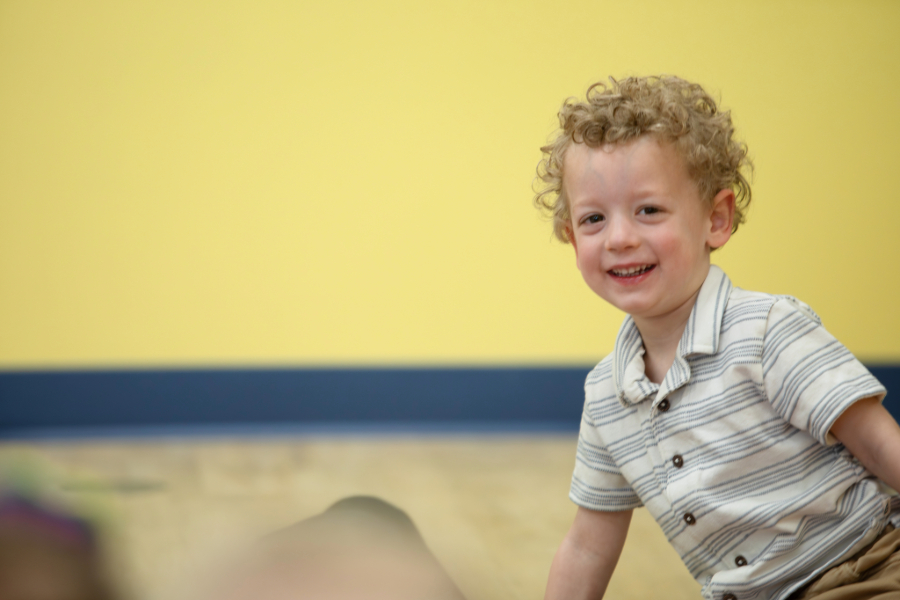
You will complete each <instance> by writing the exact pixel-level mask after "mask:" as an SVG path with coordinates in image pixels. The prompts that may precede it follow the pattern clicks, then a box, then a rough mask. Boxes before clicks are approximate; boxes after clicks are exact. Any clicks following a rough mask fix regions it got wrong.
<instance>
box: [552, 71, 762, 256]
mask: <svg viewBox="0 0 900 600" xmlns="http://www.w3.org/2000/svg"><path fill="white" fill-rule="evenodd" d="M609 81H610V83H609V85H607V84H606V83H603V82H600V83H595V84H594V85H592V86H591V87H589V88H588V91H587V94H586V99H585V101H584V102H581V101H579V100H577V99H575V98H569V99H567V100H566V101H565V102H564V103H563V105H562V108H561V109H560V111H559V130H558V131H557V135H556V139H554V140H553V141H552V142H551V143H550V144H547V145H546V146H543V147H542V148H541V152H543V153H544V157H543V159H542V160H541V162H540V163H539V164H538V168H537V179H536V180H535V196H534V204H535V206H537V207H538V208H539V209H541V210H543V211H545V212H546V213H547V214H548V215H549V216H551V217H552V219H553V232H554V233H555V234H556V237H557V238H559V239H560V240H561V241H563V242H566V243H568V242H571V239H570V235H571V233H570V227H571V223H570V220H571V215H570V213H569V205H568V202H567V200H566V194H565V189H564V188H563V168H564V163H565V157H566V150H567V149H568V148H569V146H570V145H572V144H573V143H576V144H580V143H584V144H587V145H588V146H590V147H591V148H597V147H600V146H603V145H607V144H625V143H627V142H629V141H632V140H634V139H636V138H638V137H640V136H642V135H648V134H649V135H654V136H656V137H657V138H658V139H660V140H661V141H665V142H671V143H674V144H675V147H676V149H677V150H678V151H679V153H680V154H681V155H682V156H683V157H684V159H685V163H686V164H687V168H688V174H689V175H690V177H691V178H692V179H693V180H694V181H695V182H696V184H697V187H698V189H699V191H700V197H701V198H703V199H704V200H706V201H707V202H711V201H712V199H713V198H714V197H715V195H716V194H717V193H719V191H720V190H723V189H726V188H730V189H732V190H734V194H735V210H734V220H733V222H732V225H731V230H732V233H733V232H735V231H737V229H738V226H739V225H740V224H741V223H743V222H744V221H745V219H746V213H747V208H748V207H749V204H750V198H751V192H750V182H749V181H748V179H747V176H745V174H744V173H745V172H746V173H747V175H748V176H749V175H750V174H751V173H752V172H753V163H752V162H751V161H750V158H749V157H748V156H747V145H746V144H745V143H743V142H741V141H738V140H735V139H734V125H733V124H732V122H731V112H730V111H721V110H719V109H718V107H717V106H716V102H715V100H714V99H713V98H712V96H710V95H709V94H708V93H706V91H704V90H703V88H702V87H700V85H699V84H696V83H690V82H689V81H685V80H683V79H679V78H678V77H672V76H653V77H629V78H627V79H623V80H622V81H616V80H615V79H613V78H612V77H610V78H609Z"/></svg>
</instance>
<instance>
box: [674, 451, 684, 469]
mask: <svg viewBox="0 0 900 600" xmlns="http://www.w3.org/2000/svg"><path fill="white" fill-rule="evenodd" d="M672 464H673V465H675V468H676V469H680V468H681V467H683V466H684V458H682V456H681V455H680V454H676V455H675V456H673V457H672Z"/></svg>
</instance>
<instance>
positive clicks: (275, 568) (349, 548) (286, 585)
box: [214, 496, 464, 600]
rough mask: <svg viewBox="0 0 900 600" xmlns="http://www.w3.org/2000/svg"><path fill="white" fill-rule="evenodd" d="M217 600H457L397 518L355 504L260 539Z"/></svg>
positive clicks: (382, 507) (348, 501)
mask: <svg viewBox="0 0 900 600" xmlns="http://www.w3.org/2000/svg"><path fill="white" fill-rule="evenodd" d="M214 597H215V598H216V599H217V600H300V599H304V598H310V599H312V598H315V599H317V600H337V599H341V600H344V599H346V600H350V599H361V598H366V599H367V600H379V599H382V598H383V599H385V600H387V599H391V600H404V599H408V600H414V599H415V600H423V599H425V598H428V599H429V600H464V597H463V595H462V593H461V592H460V590H459V588H457V587H456V584H455V583H453V581H452V580H451V579H450V577H449V575H447V573H446V572H445V571H444V569H443V568H442V567H441V565H440V564H439V563H438V561H437V559H436V558H435V557H434V555H433V554H432V553H431V551H430V550H429V549H428V547H427V546H426V545H425V542H424V540H423V539H422V536H421V535H420V534H419V531H418V530H417V529H416V526H415V525H414V524H413V522H412V520H410V518H409V517H408V516H407V515H406V513H404V512H403V511H402V510H400V509H398V508H396V507H394V506H392V505H390V504H388V503H386V502H384V501H382V500H379V499H377V498H373V497H367V496H355V497H350V498H345V499H343V500H341V501H339V502H337V503H336V504H334V505H332V506H331V507H330V508H329V509H328V510H326V511H325V512H324V513H322V514H321V515H317V516H315V517H312V518H309V519H306V520H304V521H301V522H300V523H297V524H296V525H293V526H291V527H288V528H286V529H283V530H280V531H277V532H275V533H273V534H271V535H269V536H267V537H266V538H264V539H263V540H262V541H261V542H260V544H259V546H258V547H257V548H255V549H254V551H253V552H252V553H251V555H250V557H249V559H248V560H247V561H246V563H244V564H242V565H241V566H240V567H239V568H237V569H235V570H233V571H232V572H230V573H229V574H228V575H227V576H226V577H224V578H223V580H222V585H221V589H220V590H218V591H217V592H216V593H215V596H214Z"/></svg>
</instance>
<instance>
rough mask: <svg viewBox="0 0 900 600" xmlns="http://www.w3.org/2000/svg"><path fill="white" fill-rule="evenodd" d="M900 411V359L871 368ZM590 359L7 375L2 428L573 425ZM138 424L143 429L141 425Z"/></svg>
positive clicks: (0, 403)
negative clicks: (529, 364) (507, 364)
mask: <svg viewBox="0 0 900 600" xmlns="http://www.w3.org/2000/svg"><path fill="white" fill-rule="evenodd" d="M870 368H871V370H872V372H873V373H874V374H875V376H876V377H878V378H879V379H880V380H881V381H882V382H883V383H884V384H885V386H886V387H887V388H888V390H895V394H893V395H892V394H889V395H888V398H887V400H886V401H885V406H887V407H888V409H889V410H890V411H891V412H892V413H893V415H894V416H895V417H897V418H898V419H900V399H898V398H897V396H900V365H896V366H877V367H870ZM589 370H590V369H589V367H545V368H526V367H520V368H349V367H348V368H332V369H206V370H133V371H70V372H46V371H37V372H4V373H0V436H7V437H10V436H16V435H18V434H19V433H21V432H25V431H29V430H53V429H57V430H58V429H66V430H77V429H82V430H84V431H88V430H90V431H94V432H100V431H102V429H103V428H123V427H124V428H133V429H135V428H144V429H145V430H146V429H147V428H148V427H149V428H153V427H157V428H163V429H164V428H169V429H170V430H171V429H172V428H173V427H174V428H179V427H181V428H183V427H190V426H205V427H211V428H213V429H215V428H219V429H220V430H231V431H238V430H239V429H240V428H248V427H249V428H252V427H253V426H256V425H259V426H262V425H272V424H275V425H278V426H282V427H286V428H288V429H290V428H291V427H292V426H293V427H299V428H301V429H302V428H306V429H307V430H308V429H309V428H310V427H312V428H319V429H323V430H325V429H327V428H329V427H333V426H335V425H341V424H345V425H351V426H354V427H359V426H362V427H363V428H365V427H372V426H377V427H386V428H388V429H390V428H395V429H396V428H400V429H403V428H404V427H407V428H408V427H412V426H415V427H423V428H425V429H433V430H441V429H445V430H446V429H456V430H460V429H463V430H464V429H466V428H472V429H473V430H486V429H496V430H506V431H509V430H510V429H521V430H522V431H528V430H535V429H540V428H541V424H546V425H547V426H548V427H550V428H552V429H559V427H560V424H565V423H569V424H571V429H572V431H575V430H576V429H577V427H578V424H579V421H580V414H581V407H582V404H583V383H584V377H585V375H586V374H587V372H588V371H589ZM135 430H137V429H135Z"/></svg>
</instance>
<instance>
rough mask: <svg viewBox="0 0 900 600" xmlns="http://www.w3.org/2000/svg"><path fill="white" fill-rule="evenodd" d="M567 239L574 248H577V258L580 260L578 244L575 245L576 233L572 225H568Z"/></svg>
mask: <svg viewBox="0 0 900 600" xmlns="http://www.w3.org/2000/svg"><path fill="white" fill-rule="evenodd" d="M566 239H567V240H569V243H570V244H572V248H573V249H574V250H575V259H576V260H578V246H577V245H575V234H574V233H573V232H572V228H571V227H566Z"/></svg>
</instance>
